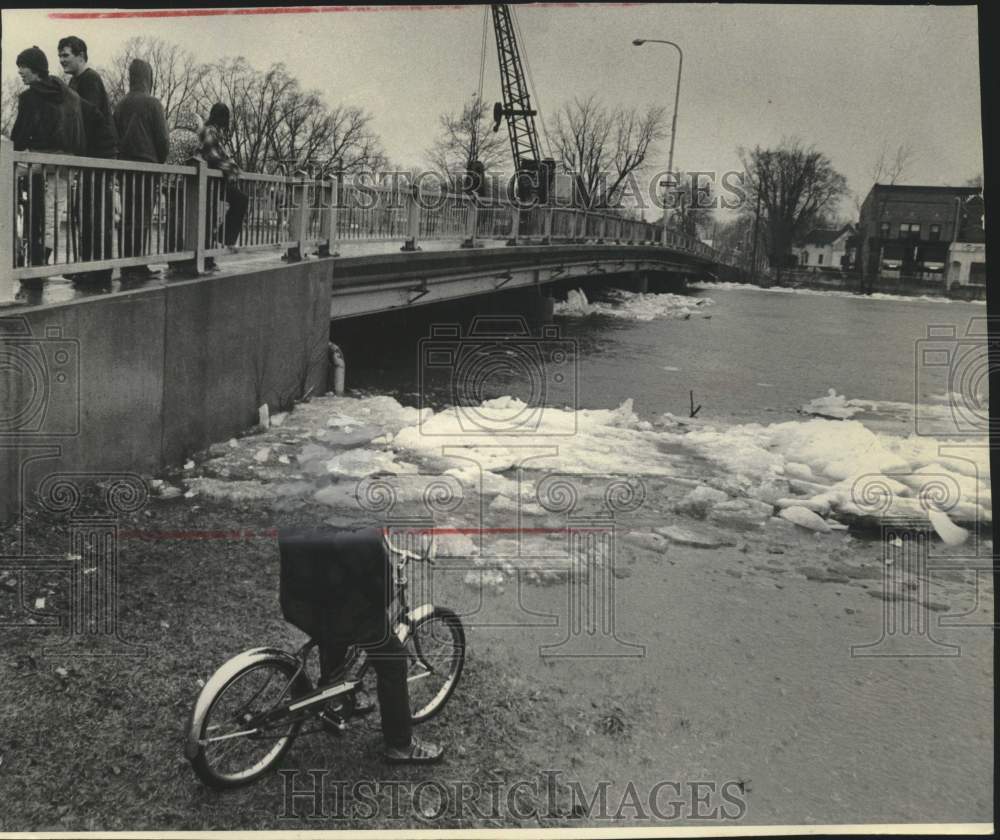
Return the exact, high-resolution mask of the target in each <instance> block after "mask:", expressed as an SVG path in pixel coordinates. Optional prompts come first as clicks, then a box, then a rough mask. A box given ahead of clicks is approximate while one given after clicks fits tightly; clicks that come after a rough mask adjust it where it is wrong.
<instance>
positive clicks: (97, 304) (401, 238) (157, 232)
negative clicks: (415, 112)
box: [0, 140, 727, 521]
mask: <svg viewBox="0 0 1000 840" xmlns="http://www.w3.org/2000/svg"><path fill="white" fill-rule="evenodd" d="M239 185H240V188H241V190H242V191H243V192H245V193H246V194H247V196H248V197H249V207H248V211H247V215H246V220H245V224H244V225H243V226H242V227H241V230H240V231H239V234H238V236H235V237H234V236H233V235H231V234H233V232H232V231H227V230H226V224H227V222H226V213H225V204H224V200H223V199H224V189H225V185H224V183H223V180H222V178H221V177H220V174H219V172H218V171H214V170H211V169H208V168H207V167H206V166H205V165H204V163H201V162H198V163H194V164H192V165H186V166H167V165H165V166H157V165H150V164H142V163H130V162H127V161H119V160H103V159H92V158H85V157H70V156H56V155H46V154H38V153H32V152H15V151H13V149H12V147H11V144H10V143H9V141H6V140H0V202H3V204H4V210H3V213H2V217H0V264H2V265H3V270H2V271H0V482H2V483H3V486H4V487H6V488H8V489H9V492H6V493H3V494H0V521H4V520H5V519H7V518H10V517H12V516H16V515H17V513H18V511H19V510H20V505H21V502H22V500H26V499H29V498H32V497H34V496H35V495H36V494H37V492H38V489H39V488H40V487H41V486H42V482H44V480H45V477H46V476H47V475H49V474H51V472H52V471H53V470H60V471H63V472H69V473H73V474H83V473H86V474H97V473H100V474H104V473H105V472H108V471H112V472H115V473H116V474H118V473H121V472H122V471H124V472H127V473H129V474H134V475H138V474H147V475H148V474H151V473H156V472H157V471H158V470H160V469H162V468H163V467H164V466H167V465H170V464H178V463H183V461H184V459H186V458H188V457H189V456H190V455H191V453H193V452H196V451H198V450H200V449H203V448H204V447H206V446H208V445H210V444H212V443H215V442H217V441H221V440H225V439H227V438H229V437H232V436H233V435H235V434H237V433H239V432H242V431H245V430H246V429H247V428H249V427H251V426H252V425H254V423H256V422H257V417H258V409H259V408H260V407H261V406H263V405H265V404H266V405H268V406H269V407H270V408H271V409H272V410H281V409H284V408H287V407H289V406H291V405H292V404H293V403H294V401H295V400H297V399H302V398H307V397H308V395H310V394H315V393H324V392H325V391H327V390H328V389H329V380H328V374H329V365H330V356H329V355H328V345H329V342H330V340H331V337H333V338H334V340H336V338H337V336H336V328H337V324H339V323H345V324H346V323H347V320H346V319H351V318H356V317H357V316H363V315H377V314H378V313H384V312H389V311H392V310H404V309H407V308H409V307H419V306H426V305H429V304H433V303H439V302H443V301H449V300H456V299H461V298H469V299H471V300H472V304H473V305H475V304H476V300H477V299H478V300H482V301H484V302H485V301H487V300H489V296H491V295H492V296H494V297H493V300H494V301H499V300H501V299H502V301H503V303H504V306H508V305H509V306H511V307H512V308H514V309H515V312H513V313H511V314H523V315H526V316H528V317H529V318H530V319H531V320H535V321H537V320H538V319H539V317H541V319H544V318H545V317H546V315H551V311H552V296H551V292H550V291H549V289H551V288H552V287H553V286H554V285H555V284H558V283H564V282H578V281H580V280H581V279H586V278H590V279H591V280H593V279H594V278H602V279H608V280H610V279H611V278H614V280H613V282H616V283H620V282H621V281H622V280H623V279H624V278H623V275H626V276H627V279H628V281H629V282H630V283H631V284H632V288H637V289H640V290H642V289H644V288H645V287H646V282H647V279H648V278H650V277H654V278H659V277H662V276H664V275H669V276H670V277H672V278H674V279H675V280H676V279H680V280H681V282H683V279H684V278H688V277H699V276H705V275H706V274H717V273H718V272H721V271H723V270H724V269H726V267H727V262H726V260H725V259H724V257H723V255H720V254H718V253H716V252H715V251H713V250H712V249H711V248H709V247H708V246H707V245H705V244H704V243H701V242H699V241H697V240H695V239H693V238H691V237H688V236H685V235H683V234H681V233H678V232H675V231H671V230H664V229H663V228H662V227H658V226H655V225H652V224H650V223H648V222H644V221H639V220H632V219H627V218H624V217H623V216H622V215H620V214H616V213H613V212H611V211H606V210H601V211H592V210H581V209H574V208H572V207H565V206H560V205H559V204H558V203H556V204H552V205H549V206H533V207H519V206H515V205H513V204H511V203H510V202H507V201H503V200H500V199H481V198H479V197H476V196H472V195H466V194H454V193H448V192H444V191H440V190H428V189H421V188H419V186H417V185H414V184H412V183H407V182H406V181H405V179H399V180H397V181H389V182H386V183H371V182H366V181H364V180H362V179H355V180H348V179H346V178H336V177H331V178H326V179H317V178H309V177H306V176H305V175H304V174H302V173H296V174H292V175H283V174H266V173H242V174H241V175H240V178H239ZM46 229H47V230H46ZM130 232H131V234H130ZM137 232H138V233H137ZM129 234H130V235H129ZM227 234H230V235H229V236H228V237H227ZM227 238H228V240H229V241H233V239H234V238H235V242H234V245H233V246H232V247H229V246H226V245H225V244H224V243H225V242H226V241H227ZM46 243H47V245H46ZM46 247H47V248H48V249H49V250H46ZM209 260H215V261H217V263H218V266H217V270H213V271H210V270H209ZM138 266H151V267H153V268H154V269H158V273H157V274H156V275H154V277H153V279H148V280H144V281H134V282H128V283H127V282H126V280H125V275H124V274H123V275H122V279H121V281H115V283H114V284H111V283H107V284H105V285H102V286H99V287H98V288H94V287H92V286H90V285H89V284H88V283H86V282H83V281H82V278H81V277H80V275H81V274H82V273H86V272H95V271H100V270H103V271H104V272H105V273H107V272H108V270H109V269H110V270H112V271H114V270H116V269H117V270H118V271H125V272H126V273H127V272H128V270H129V269H134V268H135V267H138ZM74 275H75V277H76V279H75V280H74V283H73V288H74V289H78V290H79V291H77V292H71V293H69V294H68V296H67V291H68V290H69V288H70V283H69V281H68V280H67V279H66V278H67V277H68V276H74ZM57 290H58V291H59V294H56V291H57ZM511 290H521V291H520V292H512V291H511ZM498 296H500V297H498ZM532 310H534V311H532ZM347 361H348V383H349V381H350V375H349V365H350V359H348V360H347Z"/></svg>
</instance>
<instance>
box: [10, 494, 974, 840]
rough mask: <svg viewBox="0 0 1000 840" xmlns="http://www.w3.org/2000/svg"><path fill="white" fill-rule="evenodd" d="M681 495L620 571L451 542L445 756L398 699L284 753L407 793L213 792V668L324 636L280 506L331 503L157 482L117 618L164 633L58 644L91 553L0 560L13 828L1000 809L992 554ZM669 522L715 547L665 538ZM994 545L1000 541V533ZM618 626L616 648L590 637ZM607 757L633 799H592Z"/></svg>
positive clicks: (876, 817) (438, 731)
mask: <svg viewBox="0 0 1000 840" xmlns="http://www.w3.org/2000/svg"><path fill="white" fill-rule="evenodd" d="M663 492H665V493H666V492H668V491H663ZM195 502H197V504H195ZM665 511H666V508H664V509H663V510H659V511H655V512H654V511H652V510H649V509H647V510H646V511H645V512H643V516H641V517H640V516H638V515H637V516H635V517H633V518H632V519H630V520H629V521H623V522H621V523H618V524H617V525H616V534H615V536H616V545H617V550H616V552H615V554H614V559H613V561H612V562H611V563H610V564H604V565H602V566H601V567H599V568H597V569H596V570H593V569H592V573H593V574H596V575H597V576H598V577H597V578H595V579H594V580H595V581H603V584H604V585H605V586H606V587H607V586H609V585H612V586H613V592H612V590H611V589H609V588H605V589H603V590H599V589H598V588H596V587H586V586H584V587H582V588H581V587H574V586H573V585H571V584H570V583H569V582H567V577H566V575H552V576H550V578H551V579H550V580H549V581H548V582H547V583H545V582H544V580H543V579H544V578H545V577H546V576H544V575H541V576H540V575H538V574H537V573H536V574H533V575H530V574H529V573H528V572H527V571H522V572H520V573H515V574H513V575H508V576H507V579H506V582H505V584H503V585H502V586H498V585H497V584H496V582H495V581H493V579H492V578H491V577H490V575H489V573H488V572H485V573H482V574H481V569H480V566H481V564H478V563H474V564H471V565H470V564H469V563H468V562H463V561H461V560H456V559H455V558H451V559H449V558H447V557H444V558H441V560H440V562H439V565H438V566H437V567H436V569H435V571H434V575H433V579H432V580H430V581H428V580H427V579H424V580H422V581H419V583H421V584H422V585H428V584H430V586H431V589H430V590H427V589H424V590H423V591H425V592H429V593H430V594H429V597H431V598H433V600H435V601H436V602H439V603H443V604H447V605H450V606H452V607H454V608H455V609H457V610H458V611H460V612H461V613H462V614H463V616H464V620H465V623H466V625H467V627H468V638H469V651H468V661H467V667H466V671H465V674H464V676H463V680H462V682H461V684H460V685H459V688H458V690H457V692H456V694H455V695H454V697H453V699H452V700H451V702H450V704H449V706H448V708H447V709H446V710H445V712H444V714H443V715H441V716H440V717H439V718H438V719H437V720H435V721H432V722H430V723H428V724H427V725H426V726H425V732H424V734H425V735H426V736H427V737H429V738H432V739H435V740H439V741H441V742H442V743H444V744H445V745H446V747H447V750H448V754H447V759H446V761H445V762H444V763H443V764H441V765H439V766H436V767H434V768H422V769H421V768H393V767H388V766H386V765H384V764H383V763H382V762H381V761H380V760H379V747H380V735H379V730H378V721H377V715H376V716H374V717H373V718H369V719H365V720H362V721H359V722H357V723H356V724H355V726H354V728H353V729H352V731H350V732H349V733H347V734H346V735H344V736H341V737H339V738H336V737H333V736H329V735H325V734H320V735H315V736H311V737H308V738H301V739H300V740H299V741H298V742H296V744H295V745H294V746H293V748H292V750H291V751H290V752H289V753H288V754H287V756H286V757H285V758H284V760H283V762H282V767H283V768H284V769H286V770H300V771H306V770H316V771H319V772H320V773H321V774H323V779H324V781H325V782H326V783H327V787H326V788H325V790H327V791H331V790H333V789H334V788H336V787H337V786H336V784H335V783H336V782H337V781H339V780H343V781H345V782H347V783H348V784H353V783H355V782H357V781H359V780H360V781H363V782H364V781H367V782H368V783H369V784H371V785H374V784H375V783H376V782H379V781H381V782H382V783H384V782H385V781H386V780H398V781H401V782H404V783H407V784H404V785H403V786H401V787H398V788H397V794H396V795H397V796H398V797H399V799H398V800H397V801H396V803H395V805H393V802H392V799H391V796H392V793H391V786H390V788H389V789H388V790H389V792H387V789H386V788H385V786H384V784H383V788H382V789H380V790H379V791H378V792H377V795H374V796H372V795H371V794H369V796H368V800H367V801H368V802H369V805H368V806H366V805H365V796H364V793H363V792H359V791H358V789H353V791H354V792H353V793H352V796H351V797H349V798H348V799H347V800H346V801H342V802H339V803H338V802H337V801H334V799H333V798H331V797H332V794H329V793H328V794H327V795H326V797H325V798H323V799H322V801H320V802H319V805H318V807H316V808H315V810H314V805H315V800H301V799H300V800H297V801H294V802H291V804H290V803H289V800H288V798H287V796H286V793H287V790H286V787H287V786H288V785H289V783H290V781H289V780H290V779H291V783H292V784H294V785H295V787H296V788H301V787H303V786H307V785H308V784H310V782H309V778H310V777H308V776H306V775H305V774H304V773H300V774H299V775H298V776H294V777H289V776H287V775H285V776H282V775H277V774H274V775H270V776H268V777H267V778H265V779H264V780H262V781H260V782H258V783H257V784H255V785H254V786H252V787H249V788H246V789H243V790H240V791H237V792H232V793H224V794H220V793H215V792H213V791H209V790H207V789H205V788H204V787H203V786H202V785H201V784H200V783H199V782H198V781H197V780H196V778H195V777H194V775H193V773H192V772H191V770H190V767H189V766H188V764H187V761H186V760H185V759H184V756H183V752H182V744H183V738H184V731H185V724H186V719H187V715H188V713H189V711H190V708H191V706H192V704H193V702H194V699H195V697H196V695H197V693H198V690H199V681H200V680H204V679H206V678H207V677H208V676H209V675H210V674H211V672H212V671H213V670H214V669H215V668H216V667H218V665H220V664H221V663H222V662H223V661H225V659H227V658H228V657H230V656H232V655H233V654H235V653H237V652H239V651H241V650H243V649H246V648H248V647H252V646H256V645H260V644H274V645H279V646H285V647H288V648H291V647H292V646H294V645H296V644H297V643H299V642H301V641H302V636H301V634H299V633H298V631H296V630H294V629H292V628H290V627H289V626H288V625H287V624H285V623H284V622H283V620H282V618H281V615H280V612H279V609H278V603H277V581H278V562H277V549H276V544H275V542H274V537H273V534H271V533H269V531H268V529H271V528H274V527H276V526H283V525H288V524H295V523H298V524H309V525H311V524H316V523H317V522H319V521H322V518H323V516H324V510H323V509H322V508H320V507H310V506H306V507H303V508H300V509H298V510H295V511H287V510H285V511H276V510H274V509H272V508H270V507H268V506H266V505H264V504H262V503H259V502H255V503H253V504H250V503H246V504H237V503H232V502H230V503H220V502H213V501H209V500H205V499H198V500H191V499H185V498H183V497H180V498H174V499H170V500H163V499H154V500H152V501H150V503H149V504H148V505H147V506H146V508H145V509H144V510H142V511H139V512H138V513H136V514H134V515H129V516H127V517H124V518H123V519H122V520H121V521H120V522H119V523H118V524H119V529H120V533H121V534H123V535H124V536H123V537H121V538H120V539H119V553H118V563H119V591H118V611H117V612H118V621H119V632H120V635H121V637H122V638H123V639H125V640H126V641H127V642H129V643H131V644H133V645H136V646H139V647H137V648H136V649H135V650H129V651H126V653H128V654H129V655H118V656H110V657H99V658H95V657H82V656H76V655H72V654H71V653H68V652H66V653H64V652H62V651H59V650H58V649H56V650H55V651H51V650H50V651H49V652H48V653H46V652H45V651H44V650H43V648H44V647H45V646H46V645H47V644H52V643H53V642H58V641H59V639H60V637H61V634H62V633H63V630H61V629H60V628H59V627H49V628H47V627H45V626H44V624H45V622H46V621H49V620H57V618H58V616H59V615H60V614H62V613H63V611H64V609H65V604H66V602H67V597H68V592H67V584H68V577H67V575H66V574H64V573H61V572H32V573H24V574H21V573H15V572H11V571H7V572H5V573H0V575H2V580H0V620H3V621H4V623H5V626H4V627H3V634H4V645H3V652H2V654H0V674H2V679H0V762H2V763H0V802H2V803H3V807H2V811H0V829H2V830H4V831H25V830H53V831H56V830H125V829H129V830H166V829H209V828H212V829H293V828H347V827H359V828H401V827H404V826H412V827H421V828H428V827H439V828H447V827H460V826H472V825H474V826H479V827H496V826H525V827H532V826H534V827H537V826H574V825H577V826H579V825H591V826H601V825H623V824H629V825H656V824H698V825H705V824H706V823H707V824H715V825H718V824H719V822H718V821H722V822H733V821H738V822H743V823H747V824H768V823H793V824H801V823H859V822H878V823H883V822H893V823H895V822H910V821H917V822H984V821H986V822H988V821H990V820H991V819H992V812H991V802H992V784H991V768H992V747H993V734H992V704H993V698H992V685H993V676H992V658H993V657H992V648H991V631H990V628H989V624H990V622H991V621H992V613H991V608H992V601H993V590H992V583H991V580H990V578H989V575H988V574H985V573H981V574H979V575H978V576H977V574H976V572H975V571H973V570H971V569H970V568H969V567H970V566H973V565H975V561H972V560H968V559H947V558H942V557H940V556H938V558H937V559H936V560H932V561H931V566H932V568H931V569H930V570H924V571H921V569H919V568H918V567H915V566H914V565H913V564H908V565H907V568H905V569H904V570H903V573H902V574H901V576H900V577H899V578H891V577H890V578H886V577H885V575H884V571H885V569H886V563H885V556H884V554H883V549H882V544H881V541H880V540H879V539H878V537H877V535H871V534H869V535H860V534H851V533H849V532H844V531H836V532H833V533H829V534H814V533H812V532H810V531H807V530H805V529H802V528H799V527H798V526H795V525H792V524H790V523H785V522H781V521H778V520H771V522H770V523H769V524H768V525H767V526H765V527H763V528H740V527H724V526H723V525H720V524H717V523H709V522H706V521H701V520H698V519H696V518H690V517H684V516H681V515H679V514H668V513H666V512H665ZM326 512H328V511H326ZM643 517H644V518H643ZM663 526H682V527H684V528H687V529H688V530H690V531H693V532H695V533H696V534H697V535H698V536H699V537H701V538H702V539H703V540H704V541H705V542H706V543H707V545H709V546H710V547H696V546H693V545H684V544H681V543H680V542H677V541H675V540H671V539H667V538H664V537H661V536H657V535H655V533H654V529H655V528H658V527H663ZM237 531H238V532H239V533H235V532H237ZM674 536H675V537H676V536H677V535H676V534H674ZM2 539H3V543H2V546H3V555H4V556H5V557H11V556H14V555H16V554H18V553H19V552H21V553H24V551H25V550H26V547H27V550H28V551H30V552H31V553H33V554H37V555H55V556H58V555H65V553H67V552H68V551H71V550H72V546H71V545H70V530H69V526H68V524H67V523H66V522H65V521H62V520H59V519H58V518H56V517H54V516H52V515H44V516H42V515H39V516H35V517H33V518H32V519H30V520H29V521H27V522H26V523H25V524H24V529H23V532H22V531H20V530H18V529H16V528H12V529H8V530H7V531H6V532H4V533H3V536H2ZM554 539H558V537H557V538H554ZM974 550H975V551H978V552H979V553H980V554H981V555H983V558H984V559H983V560H981V561H979V563H980V565H985V566H988V564H989V557H988V555H989V553H990V552H991V550H992V545H991V544H990V543H988V542H984V543H982V544H980V545H979V546H978V548H975V549H974ZM961 551H962V552H963V553H965V554H969V553H970V547H969V546H968V545H966V546H963V547H962V549H961ZM934 553H937V554H938V555H940V554H941V550H940V546H939V545H938V546H936V547H935V549H934V550H933V551H932V554H934ZM951 553H952V554H956V553H957V550H953V551H952V552H951ZM914 571H916V572H917V574H914ZM518 581H520V583H518ZM612 582H613V584H612ZM581 592H591V593H599V592H600V593H606V594H595V595H594V597H595V599H596V600H595V601H594V603H595V604H598V605H605V606H606V605H607V604H608V603H611V602H612V601H613V603H614V605H615V611H614V614H613V619H608V620H607V621H609V622H610V623H605V625H603V627H601V625H598V629H599V632H598V633H597V634H596V635H592V636H591V635H587V634H586V633H585V632H583V633H578V632H575V631H574V628H573V627H572V626H571V622H570V620H569V619H570V615H571V613H570V606H569V596H570V594H571V593H577V594H579V593H581ZM606 596H610V597H606ZM40 598H41V599H44V600H42V601H40V600H39V599H40ZM887 599H888V600H887ZM578 603H579V602H578ZM889 607H892V608H894V609H895V608H899V611H889V612H887V609H888V608H889ZM907 622H909V623H907ZM925 622H926V623H925ZM943 624H947V625H949V626H941V625H943ZM887 630H888V631H893V632H891V633H889V634H888V635H887V634H886V631H887ZM883 637H885V639H883ZM880 640H883V641H882V645H881V647H879V646H877V644H876V643H879V642H880ZM560 644H561V646H560ZM873 645H875V646H874V647H871V646H873ZM544 646H550V647H548V648H547V649H546V650H545V651H544V652H543V651H542V650H541V648H543V647H544ZM551 646H555V647H551ZM858 646H862V647H858ZM863 646H869V647H867V648H863ZM140 647H141V649H140ZM852 647H853V648H854V649H853V654H852ZM597 649H599V650H600V651H602V652H603V653H605V654H609V655H607V656H603V657H594V656H590V655H584V656H570V655H566V654H570V653H581V652H582V653H584V654H588V653H593V652H594V650H597ZM901 652H902V653H906V654H908V655H906V656H900V655H898V654H899V653H901ZM864 653H869V654H870V653H876V654H879V653H881V654H889V655H862V654H864ZM546 771H549V772H548V775H546ZM556 772H558V774H559V775H558V776H554V775H553V774H554V773H556ZM552 778H556V780H557V782H558V784H557V785H556V786H555V788H554V789H553V791H554V792H552V793H551V795H550V794H549V793H547V792H546V790H547V789H546V781H545V780H546V779H552ZM602 780H604V782H605V784H604V787H605V793H606V800H605V801H606V803H607V804H606V805H602V803H601V800H600V797H598V798H597V799H596V800H594V802H593V803H591V802H589V801H588V800H591V799H593V797H594V794H595V792H598V791H600V789H601V782H602ZM421 781H434V782H438V783H441V784H440V785H437V786H431V787H428V786H427V785H425V786H424V787H423V788H422V789H420V790H418V789H417V783H418V782H421ZM458 782H467V783H469V784H470V785H473V786H474V787H473V788H468V789H469V790H474V791H476V792H477V795H478V792H481V793H482V795H481V796H480V797H479V798H478V800H476V801H477V802H478V805H476V806H472V805H470V804H469V801H471V800H470V799H469V796H470V795H469V794H466V798H467V800H469V801H466V803H465V805H464V806H462V807H461V808H458V807H457V806H455V802H454V801H452V802H451V806H452V807H451V808H450V809H449V807H448V803H447V802H444V803H440V802H438V800H437V799H435V796H437V795H438V794H440V792H441V791H442V790H449V791H450V790H455V789H456V788H455V787H454V786H455V785H456V784H457V783H458ZM518 782H520V783H521V784H520V785H518V784H517V783H518ZM696 783H705V784H703V785H701V786H699V785H698V784H696ZM574 784H575V785H577V787H576V789H574V787H573V785H574ZM407 785H408V786H407ZM449 785H450V787H448V786H449ZM491 785H492V787H491ZM724 786H725V792H726V796H725V797H723V796H722V791H723V787H724ZM400 790H401V791H402V793H399V792H398V791H400ZM490 791H499V793H497V794H496V796H498V797H499V799H498V800H496V801H497V802H499V807H494V804H495V802H494V800H492V799H490V798H489V797H490V796H492V795H494V794H492V793H489V792H490ZM512 791H513V792H512ZM581 795H582V799H581ZM699 797H700V801H695V800H697V799H699ZM472 798H473V799H474V798H475V797H472ZM446 799H447V797H446ZM651 800H652V802H653V805H654V806H655V807H651V805H650V802H651ZM372 801H374V802H376V803H378V804H377V806H371V805H370V803H371V802H372ZM394 809H395V810H394Z"/></svg>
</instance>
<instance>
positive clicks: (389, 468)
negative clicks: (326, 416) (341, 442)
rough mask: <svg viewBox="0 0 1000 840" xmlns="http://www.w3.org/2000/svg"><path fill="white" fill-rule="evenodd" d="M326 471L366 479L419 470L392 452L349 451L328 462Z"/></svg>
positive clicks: (335, 456)
mask: <svg viewBox="0 0 1000 840" xmlns="http://www.w3.org/2000/svg"><path fill="white" fill-rule="evenodd" d="M326 470H327V472H330V473H335V474H337V475H345V476H351V477H353V478H364V477H365V476H367V475H371V474H372V473H378V472H387V473H397V474H398V473H415V472H417V468H416V467H415V466H414V465H413V464H408V463H406V462H405V461H397V460H396V456H395V455H394V454H393V453H391V452H378V451H376V452H373V451H371V450H368V449H348V450H347V451H346V452H341V453H340V454H338V455H334V456H333V457H332V458H331V459H330V460H329V461H327V462H326Z"/></svg>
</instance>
